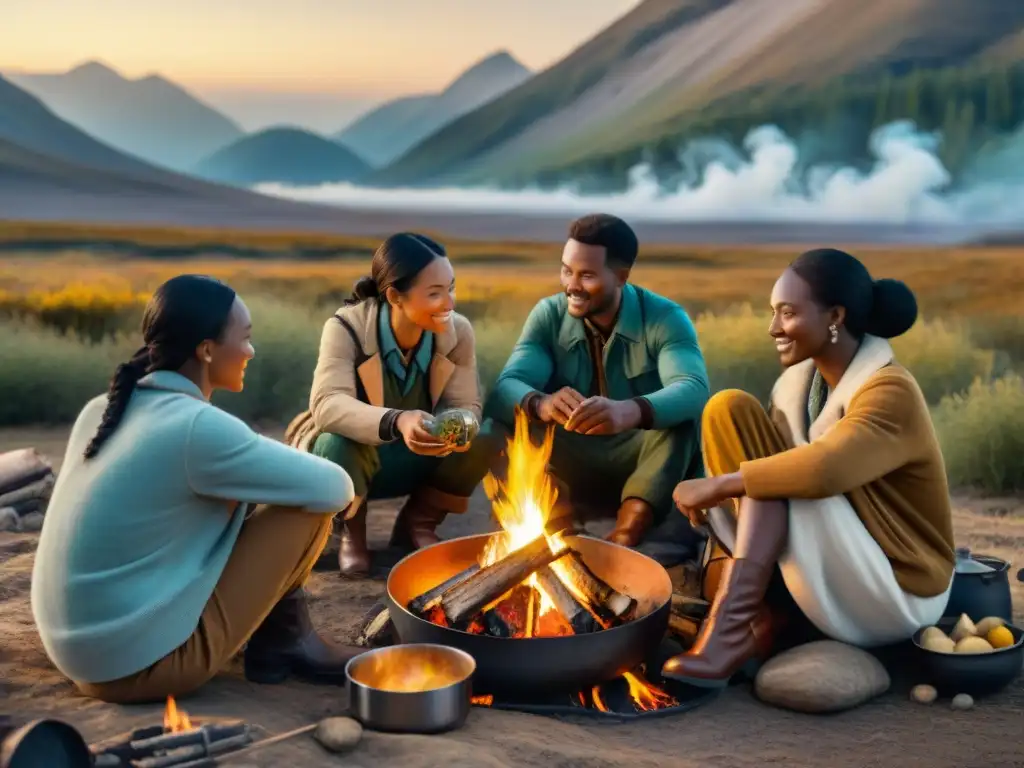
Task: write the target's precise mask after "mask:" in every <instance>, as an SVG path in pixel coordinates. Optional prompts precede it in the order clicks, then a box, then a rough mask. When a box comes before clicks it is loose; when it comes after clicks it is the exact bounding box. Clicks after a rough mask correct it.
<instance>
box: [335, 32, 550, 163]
mask: <svg viewBox="0 0 1024 768" xmlns="http://www.w3.org/2000/svg"><path fill="white" fill-rule="evenodd" d="M531 75H532V72H531V71H530V70H529V69H528V68H527V67H525V66H524V65H523V64H522V63H521V62H519V60H518V59H516V58H515V57H514V56H513V55H512V54H511V53H509V52H508V51H507V50H499V51H496V52H494V53H491V54H489V55H487V56H485V57H483V58H482V59H480V60H479V61H477V62H475V63H474V64H472V65H470V66H469V67H468V68H466V69H465V70H464V71H463V72H461V73H460V74H458V75H457V76H456V77H455V78H454V79H453V80H451V81H450V82H449V83H448V85H446V86H445V87H444V88H443V89H442V90H441V91H439V92H437V93H420V94H409V95H407V96H401V97H399V98H397V99H392V100H391V101H388V102H385V103H384V104H381V105H379V106H377V107H374V108H373V109H371V110H370V111H369V112H367V113H366V114H364V115H362V116H361V117H358V118H356V119H355V120H354V121H353V122H352V123H350V124H349V125H348V126H346V127H345V128H343V129H342V130H340V131H338V132H337V133H335V134H334V135H333V138H335V139H336V140H337V141H340V142H341V143H342V144H344V145H346V146H348V147H351V148H352V150H353V151H355V152H356V153H357V154H359V155H360V156H361V157H364V158H365V159H366V160H367V161H369V162H370V163H371V164H373V165H377V166H380V165H384V164H387V163H389V162H392V161H394V160H395V159H397V158H398V157H400V156H401V155H402V154H404V153H405V152H406V151H408V150H409V149H410V148H412V147H413V146H415V145H416V144H417V143H418V142H420V141H422V140H423V139H424V138H426V137H427V136H429V135H430V134H432V133H433V132H435V131H437V130H438V129H440V128H442V127H443V126H445V125H447V124H448V123H449V122H451V121H452V120H455V119H457V118H458V117H459V116H460V115H463V114H465V113H466V112H468V111H471V110H473V109H475V108H477V107H479V106H480V105H481V104H485V103H487V102H489V101H491V100H492V99H493V98H496V97H498V96H500V95H501V94H503V93H507V92H508V91H509V90H512V89H514V88H516V87H517V86H519V85H520V84H521V83H523V82H525V81H526V80H528V79H529V77H530V76H531Z"/></svg>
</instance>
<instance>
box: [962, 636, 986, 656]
mask: <svg viewBox="0 0 1024 768" xmlns="http://www.w3.org/2000/svg"><path fill="white" fill-rule="evenodd" d="M953 650H954V652H955V653H991V652H992V646H991V645H989V644H988V640H986V639H985V638H983V637H974V636H973V635H971V636H968V637H965V638H964V639H963V640H960V641H958V642H957V644H956V647H955V648H954V649H953Z"/></svg>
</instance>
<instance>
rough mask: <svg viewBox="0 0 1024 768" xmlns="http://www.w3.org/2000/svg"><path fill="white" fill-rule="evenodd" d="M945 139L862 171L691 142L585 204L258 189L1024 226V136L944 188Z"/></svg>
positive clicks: (529, 193) (386, 197)
mask: <svg viewBox="0 0 1024 768" xmlns="http://www.w3.org/2000/svg"><path fill="white" fill-rule="evenodd" d="M940 140H941V137H940V136H939V135H937V134H925V133H921V132H918V131H917V130H916V129H915V127H914V125H913V124H912V123H909V122H896V123H892V124H889V125H886V126H884V127H882V128H879V129H878V130H877V131H875V133H874V134H873V135H872V137H871V141H870V150H871V158H872V161H871V163H870V164H869V167H868V168H867V169H866V170H857V169H854V168H852V167H842V166H835V165H832V166H826V165H817V166H811V167H805V166H806V163H802V162H801V157H800V149H799V147H798V145H797V143H796V142H795V141H793V140H792V139H791V138H790V137H788V136H786V135H785V134H784V133H783V132H782V131H780V130H779V129H778V128H777V127H775V126H762V127H760V128H756V129H754V130H752V131H750V133H748V134H747V137H746V139H745V141H744V143H743V144H744V146H743V151H739V149H738V148H736V147H732V146H729V145H728V144H726V143H725V142H721V141H709V140H704V141H701V142H694V143H693V144H692V145H689V146H687V147H685V148H684V149H683V150H682V151H681V152H680V153H679V158H680V163H681V165H683V166H684V167H687V168H691V170H692V169H693V164H694V158H695V157H699V158H700V159H699V165H700V167H699V168H698V169H697V170H696V172H695V173H691V174H689V178H699V181H696V182H693V183H685V182H680V183H678V184H677V185H675V187H674V188H671V189H666V188H665V184H664V182H659V180H658V179H657V178H656V177H655V175H654V173H653V171H652V169H651V168H650V167H649V166H647V165H638V166H636V167H635V168H633V169H632V170H631V171H630V174H629V178H630V183H629V189H628V191H625V192H622V193H615V194H586V195H583V194H580V193H579V192H578V191H577V190H576V189H574V188H572V187H569V186H566V187H564V188H562V189H558V190H553V191H552V190H541V189H523V190H515V191H513V190H502V189H498V188H479V187H476V188H472V189H470V188H460V187H439V188H434V189H376V188H372V187H360V186H356V185H352V184H328V185H323V186H319V187H306V188H292V187H286V186H282V185H279V184H264V185H261V186H259V187H258V190H259V191H261V192H264V193H266V194H271V195H275V196H281V197H287V198H292V199H297V200H307V201H315V202H320V203H327V204H334V205H339V206H343V207H346V208H354V209H363V210H389V209H396V210H399V209H400V210H405V211H410V210H419V211H452V212H454V211H459V212H503V213H530V214H545V215H547V214H550V215H568V216H571V215H579V214H583V213H587V212H590V211H593V210H597V209H600V210H605V211H608V212H613V213H616V214H618V215H621V216H624V217H628V218H631V219H634V220H645V221H687V220H693V221H701V220H736V221H802V222H822V223H828V222H847V223H848V222H858V221H873V222H884V223H890V224H911V223H929V222H930V223H936V224H972V225H982V224H990V225H1008V224H1018V223H1022V222H1024V196H1022V195H1021V194H1020V193H1021V192H1024V142H1021V141H1020V136H1019V135H1018V136H1015V137H1012V138H1010V139H1007V140H1005V141H1004V142H1003V143H1002V144H1001V145H1000V146H998V147H994V148H990V149H989V150H988V151H987V152H986V153H985V155H984V156H983V157H979V158H977V159H976V161H975V162H973V163H972V164H970V165H969V166H968V167H967V168H966V169H965V170H964V171H963V172H962V174H961V175H960V180H959V183H958V184H957V185H955V186H953V185H951V175H950V173H949V171H948V170H947V169H946V168H945V167H944V166H943V164H942V162H941V160H940V159H939V156H938V148H939V145H940Z"/></svg>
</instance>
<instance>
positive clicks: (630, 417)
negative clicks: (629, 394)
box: [565, 397, 643, 435]
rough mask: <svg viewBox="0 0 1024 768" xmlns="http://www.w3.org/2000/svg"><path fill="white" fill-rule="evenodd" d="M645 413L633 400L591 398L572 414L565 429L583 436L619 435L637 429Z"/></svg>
mask: <svg viewBox="0 0 1024 768" xmlns="http://www.w3.org/2000/svg"><path fill="white" fill-rule="evenodd" d="M642 418H643V413H642V412H641V411H640V406H639V405H637V404H636V403H635V402H633V401H632V400H609V399H608V398H607V397H591V398H588V399H586V400H584V401H583V402H582V403H580V404H579V406H578V407H577V408H576V410H574V411H573V412H572V415H571V416H570V417H569V420H568V421H566V423H565V428H566V429H567V430H568V431H569V432H578V433H579V434H581V435H618V434H620V433H622V432H628V431H629V430H631V429H637V428H638V427H639V426H640V420H641V419H642Z"/></svg>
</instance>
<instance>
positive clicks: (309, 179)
mask: <svg viewBox="0 0 1024 768" xmlns="http://www.w3.org/2000/svg"><path fill="white" fill-rule="evenodd" d="M369 170H370V166H369V165H367V163H366V162H365V161H364V160H363V159H362V158H360V157H359V156H358V155H356V154H355V153H354V152H353V151H352V150H350V149H348V148H347V147H344V146H342V145H341V144H340V143H338V142H334V141H331V140H329V139H325V138H323V137H322V136H318V135H316V134H315V133H311V132H310V131H305V130H302V129H299V128H270V129H267V130H265V131H260V132H259V133H254V134H252V135H250V136H246V137H244V138H242V139H239V140H238V141H236V142H235V143H233V144H231V145H229V146H227V147H224V148H223V149H220V150H218V151H217V152H214V153H213V154H212V155H210V156H209V157H208V158H206V159H204V160H203V161H202V162H200V163H199V164H198V165H197V166H196V168H195V172H196V174H197V175H199V176H202V177H203V178H207V179H211V180H214V181H220V182H224V183H227V184H237V185H241V186H250V185H253V184H260V183H263V182H278V183H281V184H290V185H294V186H312V185H315V184H329V183H331V182H341V181H354V180H356V179H359V178H361V177H363V176H365V175H366V173H367V172H368V171H369Z"/></svg>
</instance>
